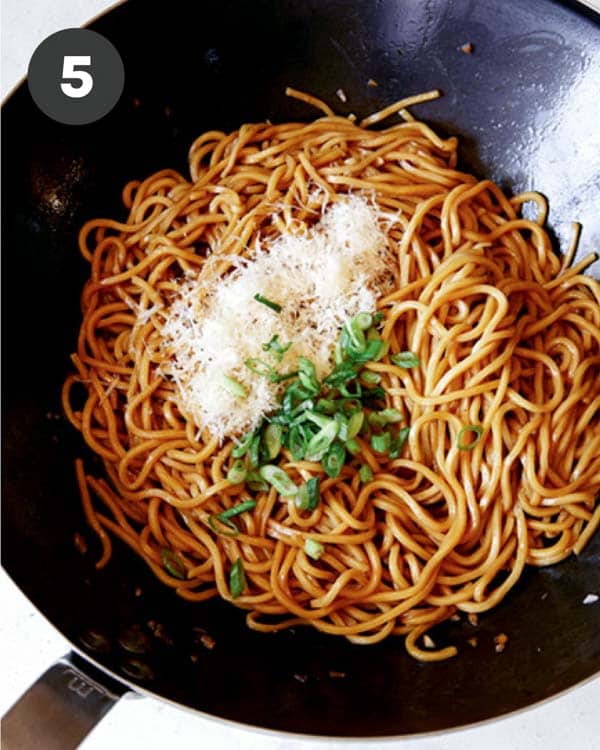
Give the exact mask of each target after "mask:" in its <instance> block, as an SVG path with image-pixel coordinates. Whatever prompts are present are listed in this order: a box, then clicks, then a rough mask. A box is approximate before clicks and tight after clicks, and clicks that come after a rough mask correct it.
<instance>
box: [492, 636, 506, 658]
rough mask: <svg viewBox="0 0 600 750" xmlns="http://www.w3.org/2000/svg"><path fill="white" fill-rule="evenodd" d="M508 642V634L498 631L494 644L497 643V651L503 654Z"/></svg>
mask: <svg viewBox="0 0 600 750" xmlns="http://www.w3.org/2000/svg"><path fill="white" fill-rule="evenodd" d="M507 643H508V636H507V635H506V633H498V635H497V636H495V637H494V645H495V649H496V653H497V654H501V653H502V652H503V651H504V649H505V648H506V644H507Z"/></svg>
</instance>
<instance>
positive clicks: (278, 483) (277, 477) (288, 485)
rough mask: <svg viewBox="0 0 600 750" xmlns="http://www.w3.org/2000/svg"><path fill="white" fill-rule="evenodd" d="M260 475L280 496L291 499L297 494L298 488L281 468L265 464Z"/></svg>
mask: <svg viewBox="0 0 600 750" xmlns="http://www.w3.org/2000/svg"><path fill="white" fill-rule="evenodd" d="M258 473H259V474H260V476H261V477H262V478H263V479H264V480H265V481H266V482H268V483H269V484H270V485H272V486H273V487H275V489H276V490H277V492H279V494H280V495H283V496H284V497H291V496H293V495H296V494H297V492H298V487H297V486H296V485H295V484H294V483H293V482H292V480H291V479H290V478H289V477H288V475H287V474H286V473H285V471H284V470H283V469H280V468H279V466H274V465H273V464H265V466H261V467H260V469H259V470H258Z"/></svg>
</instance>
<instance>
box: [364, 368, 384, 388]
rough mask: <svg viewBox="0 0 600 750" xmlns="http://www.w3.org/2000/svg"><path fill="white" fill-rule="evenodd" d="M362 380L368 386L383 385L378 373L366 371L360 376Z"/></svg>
mask: <svg viewBox="0 0 600 750" xmlns="http://www.w3.org/2000/svg"><path fill="white" fill-rule="evenodd" d="M360 379H361V380H362V381H364V382H365V383H366V384H367V385H377V384H378V383H381V375H380V374H379V373H378V372H372V371H371V370H364V371H363V372H361V374H360Z"/></svg>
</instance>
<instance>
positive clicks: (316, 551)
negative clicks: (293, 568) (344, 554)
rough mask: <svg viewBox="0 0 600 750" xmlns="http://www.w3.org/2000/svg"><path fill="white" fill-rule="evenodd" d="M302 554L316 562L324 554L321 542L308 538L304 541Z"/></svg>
mask: <svg viewBox="0 0 600 750" xmlns="http://www.w3.org/2000/svg"><path fill="white" fill-rule="evenodd" d="M304 552H305V553H306V554H307V555H308V556H309V557H312V559H313V560H318V559H319V558H320V557H321V555H322V554H323V552H325V547H323V545H322V544H321V542H317V541H316V540H315V539H310V538H309V539H305V541H304Z"/></svg>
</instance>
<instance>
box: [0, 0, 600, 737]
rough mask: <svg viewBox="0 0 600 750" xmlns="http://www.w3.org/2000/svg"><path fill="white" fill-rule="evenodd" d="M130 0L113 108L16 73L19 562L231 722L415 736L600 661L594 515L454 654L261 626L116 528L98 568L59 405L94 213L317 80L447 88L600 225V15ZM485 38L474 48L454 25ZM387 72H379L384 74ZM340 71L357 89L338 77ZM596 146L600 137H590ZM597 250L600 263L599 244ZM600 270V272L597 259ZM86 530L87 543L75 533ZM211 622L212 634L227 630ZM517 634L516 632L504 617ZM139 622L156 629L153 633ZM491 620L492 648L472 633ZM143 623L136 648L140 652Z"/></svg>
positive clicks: (160, 681) (394, 88)
mask: <svg viewBox="0 0 600 750" xmlns="http://www.w3.org/2000/svg"><path fill="white" fill-rule="evenodd" d="M157 7H158V8H160V10H157V9H155V8H154V7H153V6H151V5H150V4H148V3H141V2H140V3H137V2H130V3H126V4H125V5H122V6H120V7H118V8H116V9H114V10H113V11H111V12H110V13H108V14H107V15H106V16H104V17H102V18H100V19H98V20H97V21H96V22H94V23H93V24H92V28H94V29H96V30H97V31H99V32H100V33H102V34H104V35H105V36H107V37H108V38H109V39H110V40H111V41H112V42H113V43H114V44H115V45H116V47H117V48H118V49H119V51H120V53H121V55H122V57H123V61H124V64H125V70H126V84H125V91H124V94H123V96H122V99H121V101H120V103H119V105H118V106H117V107H116V108H115V110H113V112H112V113H110V114H109V115H108V116H107V117H105V118H104V119H103V120H102V121H100V122H99V123H96V124H93V125H88V126H78V127H69V126H61V125H58V124H56V123H53V122H51V121H50V120H48V119H47V118H46V117H45V116H44V115H42V114H41V113H40V112H38V111H37V110H36V108H35V106H34V105H33V103H32V101H31V98H30V96H29V93H28V91H27V89H26V87H25V86H21V87H20V88H19V89H18V90H17V91H16V93H15V94H14V95H13V96H12V97H11V99H10V100H9V101H8V102H7V104H6V106H5V107H4V109H3V159H4V190H3V202H4V205H3V209H4V210H3V216H4V231H3V235H4V242H3V261H2V262H3V305H4V308H3V311H4V315H3V346H4V351H3V354H4V357H3V363H4V364H3V368H4V409H3V420H4V425H3V426H4V443H3V452H4V476H3V489H4V503H3V526H2V535H3V564H4V565H5V567H6V569H7V570H8V572H9V574H10V575H11V576H12V577H13V578H14V580H15V581H16V582H17V584H18V585H19V586H20V587H21V588H22V590H23V591H24V592H25V594H26V595H28V596H29V597H30V598H31V599H32V600H33V601H34V603H35V604H36V605H37V606H38V607H39V609H40V610H41V611H42V612H43V613H44V614H45V615H46V616H47V617H48V619H49V620H50V621H51V622H52V623H54V624H55V625H56V626H57V627H58V628H59V630H61V632H62V633H64V635H65V636H66V637H67V638H69V639H70V640H71V641H72V642H73V643H74V644H75V645H76V647H78V648H80V649H81V650H82V651H83V652H85V653H87V654H89V655H90V656H91V657H93V658H94V659H95V660H96V661H97V662H98V663H99V664H101V665H102V666H104V667H105V668H106V669H108V670H111V671H112V672H114V673H115V674H116V675H120V676H122V677H125V678H127V679H129V680H130V681H131V682H133V683H135V684H137V685H139V686H140V687H142V688H144V689H147V690H149V691H152V692H153V693H155V694H157V695H158V696H162V697H165V698H168V699H170V700H172V701H176V702H178V703H181V704H185V705H187V706H190V707H193V708H195V709H199V710H202V711H205V712H208V713H210V714H215V715H217V716H221V717H225V718H227V719H233V720H236V721H240V722H244V723H248V724H252V725H257V726H262V727H268V728H273V729H278V730H285V731H289V732H300V733H310V734H322V735H336V736H383V735H399V734H410V733H416V732H426V731H433V730H440V729H445V728H449V727H454V726H460V725H464V724H467V723H471V722H475V721H478V720H482V719H486V718H489V717H494V716H498V715H501V714H503V713H506V712H508V711H512V710H514V709H518V708H521V707H524V706H527V705H530V704H531V703H534V702H536V701H539V700H541V699H544V698H546V697H548V696H551V695H553V694H554V693H556V692H558V691H561V690H563V689H565V688H567V687H569V686H571V685H574V684H575V683H577V682H579V681H581V680H583V679H584V678H586V677H588V676H590V675H592V674H594V673H595V672H596V671H597V670H598V669H600V606H597V605H592V606H586V605H583V604H582V601H583V599H584V597H585V596H586V594H588V593H590V592H593V591H595V592H598V589H599V588H600V538H599V537H598V535H597V536H596V538H595V539H594V540H593V541H592V543H591V544H590V545H589V547H588V548H587V549H586V551H585V552H584V554H582V555H581V556H580V557H579V558H574V557H572V558H570V559H569V560H567V561H565V562H563V563H561V564H559V565H556V566H554V567H551V568H546V569H541V570H534V569H528V570H527V571H526V573H525V575H524V576H523V578H522V580H521V582H520V583H519V584H518V586H517V587H516V588H515V589H514V590H513V592H512V593H511V594H510V595H509V596H508V597H507V599H506V600H505V601H504V603H503V604H502V605H501V606H499V607H498V608H497V609H495V610H493V611H492V612H489V613H487V614H485V615H484V616H483V617H481V619H480V624H479V625H478V626H477V627H474V626H472V625H470V624H469V623H467V622H458V623H447V624H446V625H444V626H441V627H439V628H438V629H437V630H436V631H434V633H433V635H434V639H435V641H436V643H439V644H446V643H454V644H456V645H458V646H459V649H460V653H459V656H458V657H456V658H454V659H451V660H449V661H446V662H442V663H437V664H422V663H418V662H416V661H414V660H412V659H411V658H410V657H409V656H408V655H407V654H406V652H405V649H404V646H403V641H402V639H401V638H389V639H388V640H386V641H384V642H383V643H380V644H378V645H374V646H370V647H364V646H362V647H361V646H353V645H351V644H350V643H348V642H346V641H345V640H342V639H335V638H333V637H328V636H324V635H321V634H318V633H316V632H313V631H312V630H310V629H307V628H306V629H302V628H300V629H294V630H293V631H287V632H282V633H280V634H276V635H273V634H269V635H261V634H258V633H254V632H251V631H249V630H248V629H247V628H246V626H245V624H244V613H243V612H241V611H239V610H237V609H235V608H233V607H231V606H229V605H227V604H225V603H223V602H218V601H211V602H208V603H205V604H189V603H186V602H184V601H182V600H180V599H178V598H177V596H176V595H174V594H173V593H172V592H171V591H169V590H166V589H164V588H163V587H162V585H161V584H159V583H158V582H157V581H156V580H155V579H154V577H153V576H152V574H151V573H149V571H148V570H147V569H146V567H145V565H144V564H143V563H142V562H140V561H139V560H138V559H137V558H135V557H134V556H133V554H132V553H130V552H129V550H127V549H125V548H124V547H123V546H122V545H121V544H120V543H115V544H114V554H113V558H112V560H111V562H110V563H109V565H108V566H107V567H106V568H105V569H104V570H102V571H96V570H95V568H94V562H95V560H96V559H97V556H98V544H97V541H96V539H95V537H94V535H93V534H92V532H91V531H90V530H89V529H88V527H87V526H86V523H85V520H84V518H83V514H82V511H81V509H80V504H79V499H78V492H77V488H76V483H75V478H74V471H73V459H74V458H75V457H76V456H79V455H83V456H84V458H85V459H86V464H87V466H88V468H89V469H90V470H91V471H94V470H95V469H97V470H98V471H100V470H101V469H100V466H99V465H98V464H97V462H96V460H95V459H94V458H93V457H92V456H91V454H90V453H89V452H88V451H86V450H84V447H83V445H82V441H81V439H80V436H79V435H78V434H76V433H75V431H74V430H73V429H72V428H71V427H70V426H69V425H68V424H66V422H65V420H64V419H62V418H61V417H60V416H59V415H60V401H59V396H60V387H61V384H62V380H63V378H64V376H65V375H66V373H67V371H68V370H69V364H70V363H69V358H68V357H69V354H70V352H71V351H72V350H73V349H74V347H75V342H76V335H77V330H78V325H79V320H80V312H79V292H80V288H81V284H82V283H83V281H84V278H85V275H86V271H87V269H86V264H85V263H84V261H83V260H82V259H81V258H80V256H79V253H78V250H77V241H76V237H77V232H78V229H79V227H80V226H81V224H82V223H83V222H84V221H85V220H87V219H89V218H92V217H93V216H99V215H104V216H111V217H113V218H121V217H124V211H123V209H122V207H121V205H120V191H121V188H122V187H123V186H124V184H125V183H126V182H127V181H128V180H130V179H135V178H141V177H144V176H146V175H148V174H150V173H151V172H153V171H155V170H158V169H162V168H166V167H172V168H176V169H179V170H181V171H183V172H184V173H186V154H187V149H188V147H189V145H190V144H191V142H192V140H193V139H194V137H195V136H196V135H198V134H199V133H201V132H202V131H204V130H208V129H223V130H230V129H234V128H237V127H238V126H239V125H240V124H241V123H243V122H250V121H256V120H264V119H267V118H269V119H271V120H272V121H274V122H280V121H285V120H294V119H300V120H308V119H310V118H312V117H314V116H316V114H317V113H315V112H314V111H312V110H311V109H310V108H308V107H306V106H305V105H303V104H301V103H299V102H295V101H291V100H289V99H287V98H286V97H285V96H284V89H285V87H286V86H287V85H291V86H294V87H296V88H300V89H302V90H305V91H308V92H311V93H314V94H316V95H317V96H320V97H322V98H323V99H325V100H327V101H328V102H329V103H331V104H332V105H333V106H334V108H335V109H336V110H337V111H339V112H340V113H342V114H348V113H350V112H355V113H356V114H357V115H358V116H363V115H365V114H368V113H369V112H371V111H374V110H376V109H377V108H379V107H381V106H384V105H385V104H387V103H390V102H391V101H393V100H395V99H397V98H400V97H402V96H404V95H409V94H413V93H417V92H420V91H426V90H429V89H432V88H440V89H441V90H442V91H443V93H444V97H443V98H442V99H441V100H439V101H437V102H434V103H432V104H428V105H424V106H421V107H416V108H415V110H414V111H415V114H416V115H417V116H419V117H421V118H423V119H425V120H426V121H427V122H429V123H431V124H432V125H433V126H434V127H435V128H437V129H438V130H439V131H440V132H442V133H444V134H450V133H455V134H458V135H460V136H461V143H462V148H461V154H462V167H463V168H466V169H470V170H472V171H474V172H475V173H476V174H478V175H479V176H484V175H487V176H491V177H492V178H493V179H496V180H497V181H499V182H500V184H501V185H502V187H504V188H506V189H509V190H513V191H519V190H523V189H528V188H531V187H533V186H535V187H536V188H538V189H539V190H540V191H541V192H544V193H545V194H546V195H547V196H548V197H549V199H550V207H551V213H550V223H551V227H552V230H553V231H554V232H555V234H556V237H557V238H558V239H562V238H564V237H566V236H567V235H568V231H567V230H568V226H569V222H570V221H572V220H575V219H576V220H578V221H580V222H582V224H583V225H584V232H583V235H582V242H581V249H582V250H581V251H582V252H583V251H585V252H589V251H591V250H593V249H598V248H599V247H600V212H599V211H598V208H597V207H598V205H600V184H599V175H600V144H598V138H599V133H598V122H600V100H599V98H598V96H597V91H598V89H599V87H600V28H599V26H598V22H597V17H594V16H593V14H591V12H590V13H586V12H585V11H580V10H575V9H574V8H572V7H571V6H568V5H564V4H558V3H553V2H548V1H545V0H530V1H529V2H527V3H520V2H518V1H517V0H489V1H488V2H486V3H482V2H462V1H457V2H442V1H441V0H430V1H429V2H423V3H415V2H408V1H404V0H384V1H383V2H374V1H372V0H355V1H354V2H351V3H350V2H343V0H320V1H317V0H315V2H307V1H302V2H298V1H296V0H289V1H288V0H283V1H281V0H272V1H268V0H257V1H256V2H253V3H243V2H232V1H231V0H222V1H221V2H219V3H211V4H205V3H199V2H184V1H183V0H171V2H169V3H168V5H166V6H165V5H160V6H157ZM467 42H471V43H472V44H473V47H474V49H473V53H472V54H465V53H463V52H461V51H460V50H459V47H460V46H461V45H463V44H465V43H467ZM370 78H372V79H374V80H375V81H377V82H378V84H379V85H378V86H377V87H369V86H367V81H368V80H369V79H370ZM339 88H343V90H344V92H345V94H346V96H347V103H345V104H344V103H342V102H341V101H338V99H337V97H336V95H335V92H336V90H337V89H339ZM594 144H596V146H598V147H597V148H594ZM596 268H597V264H596ZM595 273H596V275H598V271H597V270H596V271H595ZM76 533H79V534H81V535H82V536H83V538H84V539H85V541H86V543H87V546H88V552H87V554H85V555H82V554H81V553H80V552H79V551H78V550H77V549H76V546H75V544H74V535H75V534H76ZM204 631H205V632H206V633H207V634H209V635H210V636H211V637H212V638H214V639H215V646H214V648H212V649H208V648H206V647H205V645H203V644H202V640H204V642H205V643H207V639H206V637H205V633H204ZM499 633H506V634H507V635H508V636H509V642H508V646H507V648H506V650H505V651H504V652H503V653H502V654H497V653H495V651H494V642H493V638H494V636H495V635H497V634H499ZM140 634H141V635H140ZM473 635H476V636H477V639H478V645H477V646H476V647H475V648H472V647H471V646H469V645H467V639H468V638H471V637H472V636H473ZM132 642H133V645H134V646H135V648H134V649H133V650H132Z"/></svg>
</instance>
